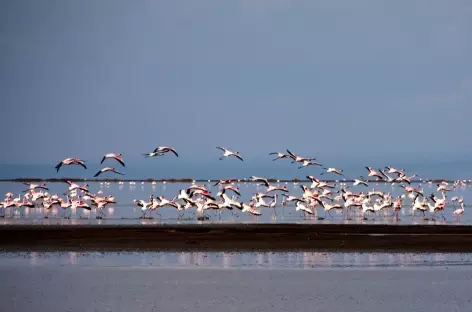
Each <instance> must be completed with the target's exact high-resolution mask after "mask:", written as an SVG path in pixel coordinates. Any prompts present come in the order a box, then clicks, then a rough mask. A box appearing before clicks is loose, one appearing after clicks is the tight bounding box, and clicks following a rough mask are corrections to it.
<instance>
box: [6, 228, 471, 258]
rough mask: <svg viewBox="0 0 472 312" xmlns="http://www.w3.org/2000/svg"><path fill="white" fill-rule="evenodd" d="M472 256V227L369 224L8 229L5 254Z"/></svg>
mask: <svg viewBox="0 0 472 312" xmlns="http://www.w3.org/2000/svg"><path fill="white" fill-rule="evenodd" d="M151 250H153V251H256V250H257V251H262V250H265V251H272V250H273V251H296V250H324V251H356V252H363V251H369V252H371V251H390V252H395V251H397V252H406V251H409V252H472V226H467V225H369V224H343V225H339V224H194V225H182V224H181V225H173V224H166V225H66V226H61V225H3V226H0V251H6V252H9V251H11V252H17V251H151Z"/></svg>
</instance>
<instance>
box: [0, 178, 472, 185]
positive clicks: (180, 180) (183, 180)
mask: <svg viewBox="0 0 472 312" xmlns="http://www.w3.org/2000/svg"><path fill="white" fill-rule="evenodd" d="M221 180H234V181H235V182H239V183H241V182H246V183H260V182H253V181H251V180H249V179H236V178H225V179H221ZM67 181H74V182H110V183H117V182H136V183H141V182H149V183H152V182H156V183H163V182H165V183H192V182H194V181H195V183H217V182H219V181H220V180H218V179H192V178H159V179H154V178H147V179H119V178H116V179H113V178H105V179H94V178H90V179H87V178H73V177H69V178H16V179H0V182H17V183H35V182H48V183H59V182H64V183H66V182H67ZM267 181H269V182H270V183H311V180H308V179H297V178H293V179H276V178H267ZM320 181H323V182H328V183H340V182H343V183H354V180H353V179H345V180H344V179H320ZM364 181H365V182H367V183H384V184H392V183H397V184H401V183H398V182H387V181H377V180H364ZM442 181H446V182H448V183H454V182H455V181H457V180H451V179H425V180H411V183H425V182H432V183H440V182H442ZM460 181H465V180H460ZM466 183H467V184H470V183H471V182H469V181H467V182H466Z"/></svg>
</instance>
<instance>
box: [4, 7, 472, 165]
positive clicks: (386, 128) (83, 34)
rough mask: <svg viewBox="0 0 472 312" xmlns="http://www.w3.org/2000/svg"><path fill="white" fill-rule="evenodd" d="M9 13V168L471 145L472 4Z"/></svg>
mask: <svg viewBox="0 0 472 312" xmlns="http://www.w3.org/2000/svg"><path fill="white" fill-rule="evenodd" d="M0 23H1V27H0V86H1V90H0V102H1V103H2V105H1V109H2V110H1V116H2V122H1V123H0V139H1V144H2V146H4V148H2V153H0V163H7V164H8V163H42V164H48V163H52V164H54V165H55V164H56V162H57V161H58V160H61V159H63V158H65V157H73V156H78V157H82V158H84V159H89V161H93V159H97V162H98V161H99V160H100V158H101V155H103V154H104V153H106V152H122V153H123V154H124V155H125V157H126V159H127V160H128V161H130V162H135V163H139V162H144V159H143V158H142V156H141V153H144V152H147V151H150V150H152V149H154V147H156V146H158V145H170V146H174V147H175V148H177V149H178V151H179V152H180V154H181V155H182V157H181V159H180V161H184V162H192V161H193V162H210V161H214V160H217V158H218V157H219V151H218V150H216V149H215V146H226V147H228V148H230V149H233V150H236V151H240V152H241V154H242V155H243V156H244V157H245V158H246V159H251V160H252V161H254V162H257V161H264V160H266V159H267V160H269V159H270V158H269V156H268V155H267V153H269V152H272V151H282V150H284V149H285V148H290V149H291V150H293V151H294V152H298V153H300V154H303V155H313V156H317V157H318V159H320V160H322V161H323V160H327V159H329V160H330V161H333V162H334V163H335V164H336V162H341V163H348V162H349V161H355V160H357V161H359V160H360V159H369V160H370V161H375V160H377V161H378V160H383V159H386V160H389V161H392V160H396V159H402V160H404V159H407V158H408V159H411V160H412V162H415V161H417V162H419V161H422V160H424V159H428V160H431V159H433V160H434V159H438V161H439V160H441V161H442V160H445V159H456V158H457V159H462V158H464V157H467V156H470V155H472V145H471V144H469V141H470V140H468V138H469V135H470V134H471V133H472V131H471V126H470V122H469V119H470V116H471V113H472V105H471V100H472V58H471V55H472V40H470V38H472V2H470V1H466V0H464V1H447V2H446V1H439V0H408V1H406V0H398V1H373V0H372V1H366V0H360V1H350V0H342V1H341V0H337V1H336V0H329V1H328V0H326V1H313V0H306V1H303V0H300V1H288V0H272V1H270V0H240V1H219V0H201V1H190V0H181V1H150V0H149V1H146V0H142V1H124V0H101V1H96V0H81V1H72V0H51V1H47V0H43V1H34V0H18V1H15V0H5V1H1V2H0ZM90 159H91V160H90ZM328 165H329V164H328Z"/></svg>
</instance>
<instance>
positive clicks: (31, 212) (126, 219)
mask: <svg viewBox="0 0 472 312" xmlns="http://www.w3.org/2000/svg"><path fill="white" fill-rule="evenodd" d="M88 184H89V190H90V192H91V193H97V192H98V191H99V190H102V192H103V194H104V195H113V196H114V197H115V198H116V202H117V204H111V205H109V206H107V209H106V211H105V216H104V219H107V220H108V222H107V224H113V223H114V224H117V223H120V224H125V223H126V224H143V223H149V222H151V224H157V223H152V221H156V220H158V222H160V223H178V222H185V223H196V222H197V221H196V217H195V215H194V213H191V212H186V213H185V215H184V220H179V216H180V214H181V213H180V212H178V211H177V210H176V209H173V208H162V209H159V213H160V215H161V217H158V216H157V215H156V214H155V213H154V214H153V217H154V218H155V219H154V220H140V219H138V218H139V217H140V216H141V214H142V213H141V209H140V208H138V207H136V206H135V205H134V204H133V199H135V198H136V199H146V200H147V199H148V198H149V195H150V194H154V196H156V197H157V196H160V195H162V196H164V197H165V198H169V199H170V198H173V197H174V196H176V195H177V194H178V192H179V190H180V189H183V188H186V187H188V186H189V183H167V184H166V183H157V184H152V183H147V182H145V183H144V184H142V183H141V182H138V183H137V184H135V183H128V182H126V183H109V182H88ZM200 184H204V185H205V186H206V187H207V188H208V189H209V190H210V191H211V192H212V194H214V195H216V192H217V191H218V187H217V186H213V184H212V183H203V182H202V183H200ZM286 184H287V183H286ZM305 184H306V183H305ZM342 184H343V183H340V185H339V186H340V187H341V186H342ZM416 185H417V184H415V185H414V186H416ZM236 186H239V187H240V189H241V197H239V200H241V201H244V202H248V201H249V199H250V197H251V196H252V194H254V193H255V192H256V191H257V190H259V191H260V192H264V191H265V187H264V186H260V185H255V184H250V183H236ZM287 186H288V187H289V189H290V194H291V195H293V196H300V195H301V188H300V184H293V183H288V184H287ZM372 187H373V188H375V190H377V191H385V192H391V193H392V196H394V197H395V196H398V195H400V194H404V190H402V189H401V188H400V187H398V186H392V185H385V184H377V183H375V184H372ZM422 187H424V189H425V191H426V192H427V193H428V194H430V193H432V192H435V193H437V192H436V187H435V186H434V185H429V184H423V186H422ZM48 188H49V193H50V194H59V195H60V196H62V194H63V193H64V192H65V191H66V190H67V184H65V183H48ZM23 190H24V185H23V184H22V183H13V182H1V183H0V196H1V194H5V193H7V192H13V193H15V194H16V193H21V192H23ZM351 190H352V191H354V192H356V191H363V190H364V189H363V187H360V186H353V187H351ZM470 190H471V188H470V187H465V186H461V187H457V188H455V189H454V190H453V191H451V192H449V193H448V196H449V198H452V197H453V196H459V197H464V201H465V203H466V205H467V204H468V205H470V204H471V203H472V192H471V191H470ZM411 201H412V199H411V198H406V199H405V204H404V207H403V209H402V210H401V212H400V216H401V222H400V223H402V224H409V223H415V224H444V223H448V224H455V223H463V224H472V212H471V211H472V210H469V209H467V208H466V209H465V213H464V214H463V215H462V216H461V217H460V218H459V219H457V218H456V219H455V218H453V213H452V211H453V209H454V206H453V205H452V204H451V203H450V202H449V203H448V205H447V207H446V210H445V212H444V215H445V216H446V218H447V221H446V222H444V221H442V220H441V218H437V220H436V221H431V220H423V219H422V218H421V217H420V216H417V217H416V218H415V219H414V220H412V218H411ZM456 205H457V204H456ZM456 208H457V207H456ZM261 211H262V215H261V216H260V217H255V216H253V215H248V214H245V213H241V212H240V211H237V210H235V211H233V213H234V215H233V214H232V213H231V212H230V211H223V212H222V213H221V216H222V220H221V221H222V222H248V221H249V222H261V223H287V222H306V223H339V224H343V223H346V224H347V223H386V224H397V222H396V221H394V219H393V217H392V212H391V211H383V212H382V213H381V214H378V215H376V216H375V220H368V221H363V220H361V219H360V215H358V217H359V218H358V219H354V220H352V221H348V220H344V215H343V214H342V213H341V212H340V211H338V210H336V211H332V212H331V214H332V215H333V217H334V218H333V219H331V217H330V216H329V215H328V216H327V218H326V220H317V218H316V217H315V216H309V215H304V214H303V213H301V212H299V211H295V207H294V205H293V204H289V205H288V206H287V207H285V208H282V207H281V206H280V205H278V206H277V207H276V209H275V210H274V209H262V210H261ZM19 212H20V211H17V213H15V215H14V216H13V217H11V214H10V213H9V214H8V215H7V218H6V219H5V220H2V221H1V222H2V223H4V224H9V223H14V224H21V223H37V224H50V223H52V224H57V223H58V222H59V223H60V224H79V223H80V224H87V223H89V222H90V221H92V220H93V221H94V222H95V221H96V218H95V217H96V211H95V208H93V209H92V211H91V212H89V211H87V210H83V209H79V211H71V212H72V218H71V219H70V220H67V222H65V223H64V222H62V221H60V220H57V219H62V212H63V211H62V209H58V208H57V207H54V208H53V209H51V211H50V212H49V220H54V221H49V220H45V219H44V213H45V211H44V209H42V208H40V207H37V208H21V213H22V216H21V215H20V213H19ZM192 212H193V211H192ZM356 212H358V211H357V210H356ZM79 214H80V215H81V216H82V217H83V219H79ZM205 214H206V215H207V216H209V217H211V221H212V222H217V221H218V218H217V214H216V213H215V212H210V211H207V212H205ZM315 215H317V216H320V217H324V216H325V213H324V211H323V209H321V208H318V209H317V210H316V214H315ZM427 215H428V216H429V214H427ZM75 220H78V221H75ZM100 223H101V222H100ZM92 224H93V223H92Z"/></svg>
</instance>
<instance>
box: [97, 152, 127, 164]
mask: <svg viewBox="0 0 472 312" xmlns="http://www.w3.org/2000/svg"><path fill="white" fill-rule="evenodd" d="M107 158H113V159H116V161H118V162H119V163H120V164H121V165H122V166H123V167H126V166H125V162H124V160H123V156H122V155H121V154H115V153H108V154H105V155H104V156H103V158H102V161H101V162H100V164H103V162H104V161H105V159H107Z"/></svg>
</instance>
